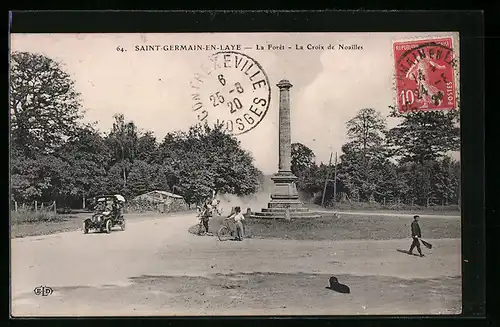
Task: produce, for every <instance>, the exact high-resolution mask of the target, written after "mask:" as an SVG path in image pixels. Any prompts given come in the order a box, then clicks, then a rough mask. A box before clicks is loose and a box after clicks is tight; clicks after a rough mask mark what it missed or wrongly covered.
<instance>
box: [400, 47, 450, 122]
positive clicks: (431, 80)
mask: <svg viewBox="0 0 500 327" xmlns="http://www.w3.org/2000/svg"><path fill="white" fill-rule="evenodd" d="M394 54H395V65H396V90H397V103H398V108H399V111H400V112H407V111H419V110H449V109H455V108H457V99H456V98H457V96H456V88H455V86H456V83H455V68H456V66H457V58H456V57H455V54H454V51H453V45H452V39H451V38H449V39H442V40H420V41H411V42H401V43H395V44H394Z"/></svg>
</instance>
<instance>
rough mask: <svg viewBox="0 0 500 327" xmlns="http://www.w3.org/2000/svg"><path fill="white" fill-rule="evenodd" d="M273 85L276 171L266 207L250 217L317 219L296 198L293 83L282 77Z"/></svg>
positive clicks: (314, 214)
mask: <svg viewBox="0 0 500 327" xmlns="http://www.w3.org/2000/svg"><path fill="white" fill-rule="evenodd" d="M276 86H278V88H279V89H280V102H279V161H278V172H277V173H276V174H275V175H274V176H273V177H272V180H273V182H274V190H273V192H272V193H271V201H269V203H268V205H267V208H264V209H262V211H261V212H254V213H252V214H251V215H250V218H274V219H276V218H282V219H285V218H288V219H293V218H319V217H320V216H319V215H318V214H316V213H313V212H310V211H309V209H308V208H305V207H304V206H303V203H302V202H301V201H300V200H299V194H298V192H297V187H296V185H295V181H296V180H297V177H296V176H295V175H294V174H293V173H292V169H291V164H292V141H291V132H290V88H291V87H292V84H290V82H289V81H288V80H281V81H280V82H279V83H278V84H277V85H276Z"/></svg>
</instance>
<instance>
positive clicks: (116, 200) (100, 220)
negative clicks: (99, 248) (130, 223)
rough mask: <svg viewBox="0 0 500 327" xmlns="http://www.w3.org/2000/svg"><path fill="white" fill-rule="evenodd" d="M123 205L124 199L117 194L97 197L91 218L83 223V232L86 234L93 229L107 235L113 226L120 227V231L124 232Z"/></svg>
mask: <svg viewBox="0 0 500 327" xmlns="http://www.w3.org/2000/svg"><path fill="white" fill-rule="evenodd" d="M124 203H125V198H124V197H123V196H121V195H119V194H115V195H101V196H98V197H97V198H96V202H95V206H94V213H93V214H92V217H91V218H87V219H85V221H84V222H83V232H84V233H85V234H87V233H88V232H89V230H91V229H93V230H98V231H100V232H104V231H105V232H106V233H108V234H109V233H111V229H112V228H113V227H115V226H120V228H121V230H125V218H124V217H123V205H124Z"/></svg>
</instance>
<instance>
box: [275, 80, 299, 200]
mask: <svg viewBox="0 0 500 327" xmlns="http://www.w3.org/2000/svg"><path fill="white" fill-rule="evenodd" d="M276 86H278V87H279V89H280V102H279V161H278V173H277V174H275V175H274V176H273V177H272V179H273V181H274V192H273V193H272V194H271V202H270V203H269V207H274V208H291V207H300V206H302V203H301V202H300V201H299V200H298V199H299V194H298V192H297V187H296V186H295V180H296V179H297V177H296V176H295V175H293V173H292V169H291V165H292V140H291V128H290V88H291V87H292V84H290V82H289V81H288V80H281V81H280V82H279V83H278V84H277V85H276Z"/></svg>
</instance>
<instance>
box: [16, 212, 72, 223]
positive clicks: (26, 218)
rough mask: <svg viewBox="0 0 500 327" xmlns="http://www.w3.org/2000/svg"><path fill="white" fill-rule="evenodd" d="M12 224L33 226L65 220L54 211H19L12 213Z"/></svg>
mask: <svg viewBox="0 0 500 327" xmlns="http://www.w3.org/2000/svg"><path fill="white" fill-rule="evenodd" d="M11 219H12V220H11V222H12V224H17V225H19V224H33V223H39V222H60V221H64V220H65V219H64V218H63V217H61V216H59V215H57V214H55V213H54V212H52V211H44V210H42V211H18V212H11Z"/></svg>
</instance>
